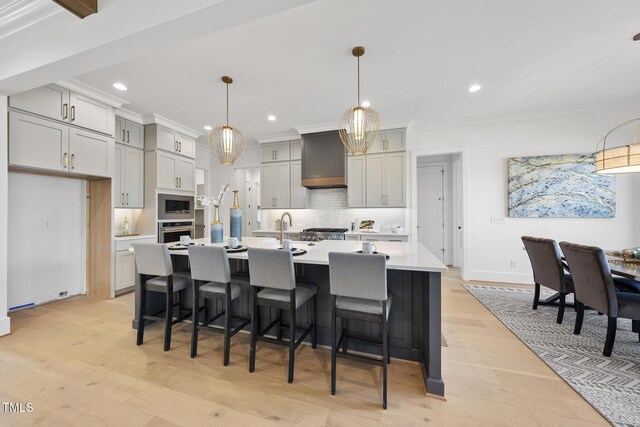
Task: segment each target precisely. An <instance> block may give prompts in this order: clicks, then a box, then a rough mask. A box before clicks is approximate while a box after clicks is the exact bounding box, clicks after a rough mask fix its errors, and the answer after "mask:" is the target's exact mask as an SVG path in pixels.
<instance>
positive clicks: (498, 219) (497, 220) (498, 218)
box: [491, 216, 504, 224]
mask: <svg viewBox="0 0 640 427" xmlns="http://www.w3.org/2000/svg"><path fill="white" fill-rule="evenodd" d="M491 224H504V217H503V216H492V217H491Z"/></svg>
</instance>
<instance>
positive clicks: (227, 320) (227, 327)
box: [224, 283, 231, 366]
mask: <svg viewBox="0 0 640 427" xmlns="http://www.w3.org/2000/svg"><path fill="white" fill-rule="evenodd" d="M224 301H225V302H224V366H227V365H228V364H229V351H230V349H229V347H231V283H227V286H226V289H225V300H224Z"/></svg>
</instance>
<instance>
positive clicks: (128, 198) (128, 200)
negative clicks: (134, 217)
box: [127, 193, 129, 206]
mask: <svg viewBox="0 0 640 427" xmlns="http://www.w3.org/2000/svg"><path fill="white" fill-rule="evenodd" d="M127 206H129V193H127Z"/></svg>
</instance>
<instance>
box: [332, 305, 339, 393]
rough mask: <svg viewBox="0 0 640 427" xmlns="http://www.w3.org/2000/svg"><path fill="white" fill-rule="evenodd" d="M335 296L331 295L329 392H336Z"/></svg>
mask: <svg viewBox="0 0 640 427" xmlns="http://www.w3.org/2000/svg"><path fill="white" fill-rule="evenodd" d="M337 345H338V344H337V342H336V296H335V295H331V394H333V395H335V394H336V353H337V348H336V347H337Z"/></svg>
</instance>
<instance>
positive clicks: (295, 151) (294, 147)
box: [291, 139, 302, 160]
mask: <svg viewBox="0 0 640 427" xmlns="http://www.w3.org/2000/svg"><path fill="white" fill-rule="evenodd" d="M291 160H302V140H301V139H298V140H296V141H291Z"/></svg>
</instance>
